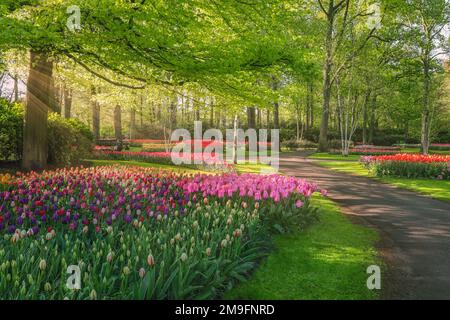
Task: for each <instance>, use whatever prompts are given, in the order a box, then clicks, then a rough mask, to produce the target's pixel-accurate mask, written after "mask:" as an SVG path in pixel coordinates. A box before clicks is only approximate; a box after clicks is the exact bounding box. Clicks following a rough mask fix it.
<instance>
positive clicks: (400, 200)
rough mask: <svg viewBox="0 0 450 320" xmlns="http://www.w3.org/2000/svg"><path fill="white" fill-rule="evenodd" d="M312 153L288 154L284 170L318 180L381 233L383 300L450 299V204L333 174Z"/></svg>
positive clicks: (356, 217)
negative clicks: (384, 265)
mask: <svg viewBox="0 0 450 320" xmlns="http://www.w3.org/2000/svg"><path fill="white" fill-rule="evenodd" d="M306 155H308V154H307V153H305V152H297V153H287V154H282V155H281V156H280V171H281V172H283V173H285V174H290V175H294V176H298V177H304V178H307V179H309V180H311V181H315V182H316V183H318V184H319V185H320V187H321V188H326V189H327V190H328V194H329V197H330V198H331V199H332V200H334V201H336V202H337V203H338V204H339V205H340V206H341V207H342V209H343V210H344V212H345V213H347V214H349V215H350V216H351V217H352V218H353V219H354V220H355V221H358V222H360V223H364V224H367V225H369V226H371V227H374V228H376V229H378V230H379V232H380V235H381V241H380V245H379V250H380V253H381V256H382V258H383V260H384V261H385V263H386V265H387V271H386V272H385V274H382V279H381V281H382V298H384V299H450V203H445V202H441V201H438V200H434V199H431V198H428V197H426V196H422V195H419V194H417V193H414V192H411V191H407V190H403V189H399V188H396V187H394V186H391V185H387V184H383V183H380V182H377V181H375V180H372V179H369V178H365V177H358V176H352V175H348V174H345V173H340V172H336V171H331V170H329V169H326V168H323V167H320V166H318V165H316V164H314V160H311V159H307V158H305V156H306Z"/></svg>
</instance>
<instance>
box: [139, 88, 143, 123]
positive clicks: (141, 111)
mask: <svg viewBox="0 0 450 320" xmlns="http://www.w3.org/2000/svg"><path fill="white" fill-rule="evenodd" d="M139 108H140V110H139V111H140V112H139V119H140V125H139V127H140V129H141V130H140V131H141V132H142V130H143V129H144V95H143V94H141V101H140V104H139Z"/></svg>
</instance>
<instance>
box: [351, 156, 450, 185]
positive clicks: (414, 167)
mask: <svg viewBox="0 0 450 320" xmlns="http://www.w3.org/2000/svg"><path fill="white" fill-rule="evenodd" d="M360 161H361V162H362V163H363V165H364V166H365V167H366V168H367V169H369V170H371V171H373V172H374V174H375V175H377V176H379V177H382V176H396V177H406V178H428V179H439V180H442V179H450V156H439V155H428V156H425V155H418V154H396V155H388V156H365V157H361V160H360Z"/></svg>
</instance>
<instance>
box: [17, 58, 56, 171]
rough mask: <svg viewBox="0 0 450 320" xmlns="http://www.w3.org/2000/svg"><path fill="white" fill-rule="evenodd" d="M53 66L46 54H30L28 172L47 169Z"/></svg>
mask: <svg viewBox="0 0 450 320" xmlns="http://www.w3.org/2000/svg"><path fill="white" fill-rule="evenodd" d="M52 76H53V63H52V62H51V61H50V60H49V58H48V56H47V55H46V54H45V53H43V52H35V51H31V52H30V71H29V76H28V83H27V97H26V99H27V103H26V106H25V126H24V134H23V159H22V167H23V168H24V169H26V170H36V169H42V168H45V167H46V166H47V157H48V141H47V115H48V110H49V108H50V105H51V94H52V89H51V86H52Z"/></svg>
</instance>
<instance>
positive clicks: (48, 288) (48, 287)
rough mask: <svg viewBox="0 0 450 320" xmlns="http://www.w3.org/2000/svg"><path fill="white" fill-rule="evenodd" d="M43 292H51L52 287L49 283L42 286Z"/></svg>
mask: <svg viewBox="0 0 450 320" xmlns="http://www.w3.org/2000/svg"><path fill="white" fill-rule="evenodd" d="M44 290H45V291H47V292H49V291H52V285H51V284H50V283H48V282H47V283H46V284H45V285H44Z"/></svg>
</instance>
